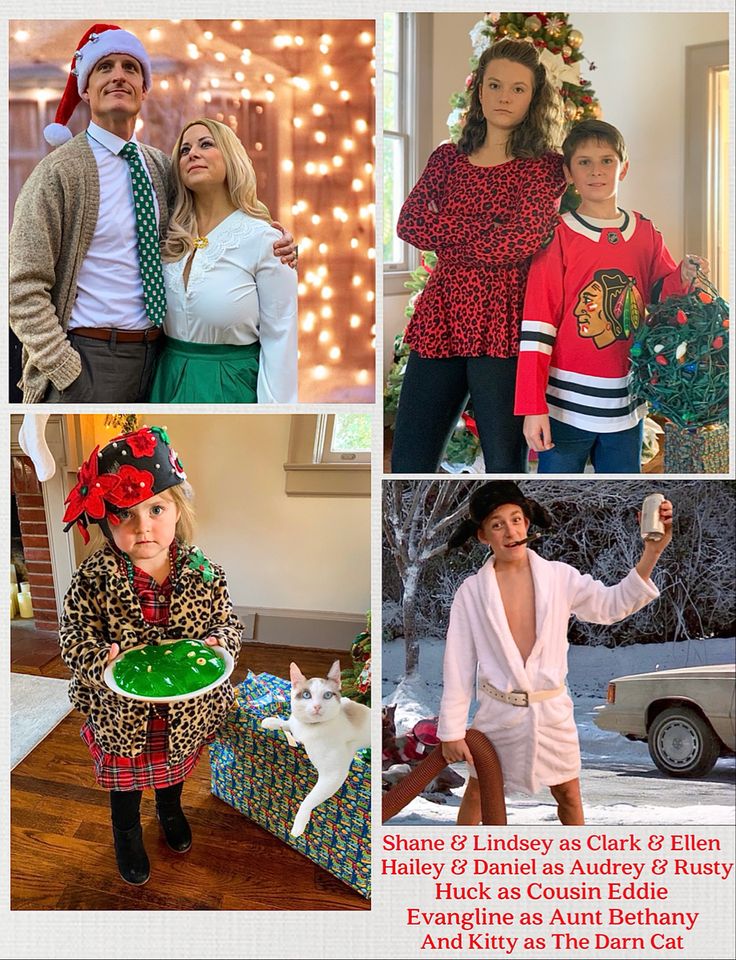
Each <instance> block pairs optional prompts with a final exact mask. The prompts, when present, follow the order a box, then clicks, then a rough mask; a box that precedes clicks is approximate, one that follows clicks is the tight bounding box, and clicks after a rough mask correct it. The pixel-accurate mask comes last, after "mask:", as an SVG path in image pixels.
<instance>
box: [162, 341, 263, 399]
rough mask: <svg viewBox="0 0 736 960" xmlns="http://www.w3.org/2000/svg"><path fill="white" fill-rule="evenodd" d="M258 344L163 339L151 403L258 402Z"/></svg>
mask: <svg viewBox="0 0 736 960" xmlns="http://www.w3.org/2000/svg"><path fill="white" fill-rule="evenodd" d="M260 352H261V345H260V343H249V344H246V345H245V346H233V345H231V344H226V343H212V344H209V343H185V342H184V341H183V340H172V338H171V337H165V338H164V345H163V349H162V350H161V353H160V355H159V358H158V364H157V366H156V373H155V375H154V378H153V386H152V387H151V400H150V402H151V403H257V402H258V397H257V395H256V387H257V384H258V356H259V354H260Z"/></svg>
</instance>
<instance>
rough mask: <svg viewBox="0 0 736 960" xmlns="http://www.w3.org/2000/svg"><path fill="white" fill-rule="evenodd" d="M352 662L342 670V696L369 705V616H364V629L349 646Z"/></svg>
mask: <svg viewBox="0 0 736 960" xmlns="http://www.w3.org/2000/svg"><path fill="white" fill-rule="evenodd" d="M350 657H351V659H352V664H351V665H350V666H349V667H347V668H346V669H345V670H343V671H342V690H341V693H342V695H343V696H344V697H349V698H350V700H356V701H357V702H358V703H364V704H365V705H366V706H368V707H369V706H370V705H371V616H370V614H368V616H367V618H366V624H365V630H362V631H361V632H360V633H359V634H358V635H357V637H356V638H355V640H353V643H352V645H351V647H350Z"/></svg>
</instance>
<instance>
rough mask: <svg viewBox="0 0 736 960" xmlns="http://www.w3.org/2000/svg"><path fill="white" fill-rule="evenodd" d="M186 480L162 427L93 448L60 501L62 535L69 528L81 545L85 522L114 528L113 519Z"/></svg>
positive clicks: (86, 538)
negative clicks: (63, 505)
mask: <svg viewBox="0 0 736 960" xmlns="http://www.w3.org/2000/svg"><path fill="white" fill-rule="evenodd" d="M186 478H187V475H186V473H184V470H183V468H182V465H181V462H180V461H179V457H178V455H177V453H176V450H174V448H173V447H172V446H171V441H170V440H169V435H168V434H167V432H166V430H165V428H164V427H143V428H142V429H140V430H136V431H135V432H134V433H125V434H122V435H121V436H119V437H115V438H114V439H113V440H111V441H110V443H108V444H106V446H104V447H103V448H102V450H100V448H99V446H97V447H95V449H94V450H93V451H92V454H91V456H90V458H89V460H87V462H86V463H83V464H82V466H81V467H80V468H79V472H78V473H77V484H76V486H75V487H74V489H73V490H72V491H71V493H70V494H69V496H68V497H67V498H66V500H65V501H64V502H65V503H66V504H68V506H67V509H66V513H65V514H64V518H63V519H64V523H65V524H66V526H65V527H64V531H65V532H66V531H68V530H70V529H71V528H72V527H73V526H74V524H76V525H77V527H78V528H79V532H80V533H81V535H82V539H83V540H84V542H85V543H87V542H88V541H89V534H88V533H87V527H88V525H89V524H90V523H100V524H103V525H104V523H105V522H106V521H109V522H110V523H112V524H113V525H115V524H116V523H118V522H119V521H118V518H117V514H118V513H120V511H121V510H125V509H127V508H128V507H134V506H135V505H136V504H138V503H142V502H143V501H144V500H148V499H149V497H153V496H155V495H156V494H157V493H161V492H162V491H163V490H167V489H168V488H169V487H174V486H176V485H177V484H179V483H183V482H184V481H185V480H186Z"/></svg>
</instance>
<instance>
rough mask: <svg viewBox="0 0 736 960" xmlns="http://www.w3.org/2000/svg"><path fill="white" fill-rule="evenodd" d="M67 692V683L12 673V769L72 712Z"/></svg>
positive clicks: (50, 678) (66, 681) (49, 678)
mask: <svg viewBox="0 0 736 960" xmlns="http://www.w3.org/2000/svg"><path fill="white" fill-rule="evenodd" d="M68 689H69V681H68V680H55V679H53V678H52V677H35V676H30V675H28V674H25V673H11V675H10V769H11V770H12V769H13V767H15V766H17V764H19V763H20V762H21V760H23V758H24V757H27V756H28V754H29V753H30V752H31V750H33V749H35V747H37V746H38V744H39V743H40V742H41V741H42V740H43V739H45V738H46V737H47V736H48V735H49V734H50V733H51V731H52V730H53V729H54V727H56V726H57V725H58V724H59V723H61V721H62V720H63V719H64V717H65V716H66V715H67V714H68V713H70V712H71V710H72V705H71V703H69V696H68V693H67V691H68Z"/></svg>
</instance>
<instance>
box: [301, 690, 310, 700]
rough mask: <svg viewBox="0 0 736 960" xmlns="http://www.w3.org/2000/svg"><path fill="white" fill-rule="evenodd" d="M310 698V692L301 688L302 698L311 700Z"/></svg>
mask: <svg viewBox="0 0 736 960" xmlns="http://www.w3.org/2000/svg"><path fill="white" fill-rule="evenodd" d="M311 699H312V694H311V693H310V692H309V690H302V700H311Z"/></svg>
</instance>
